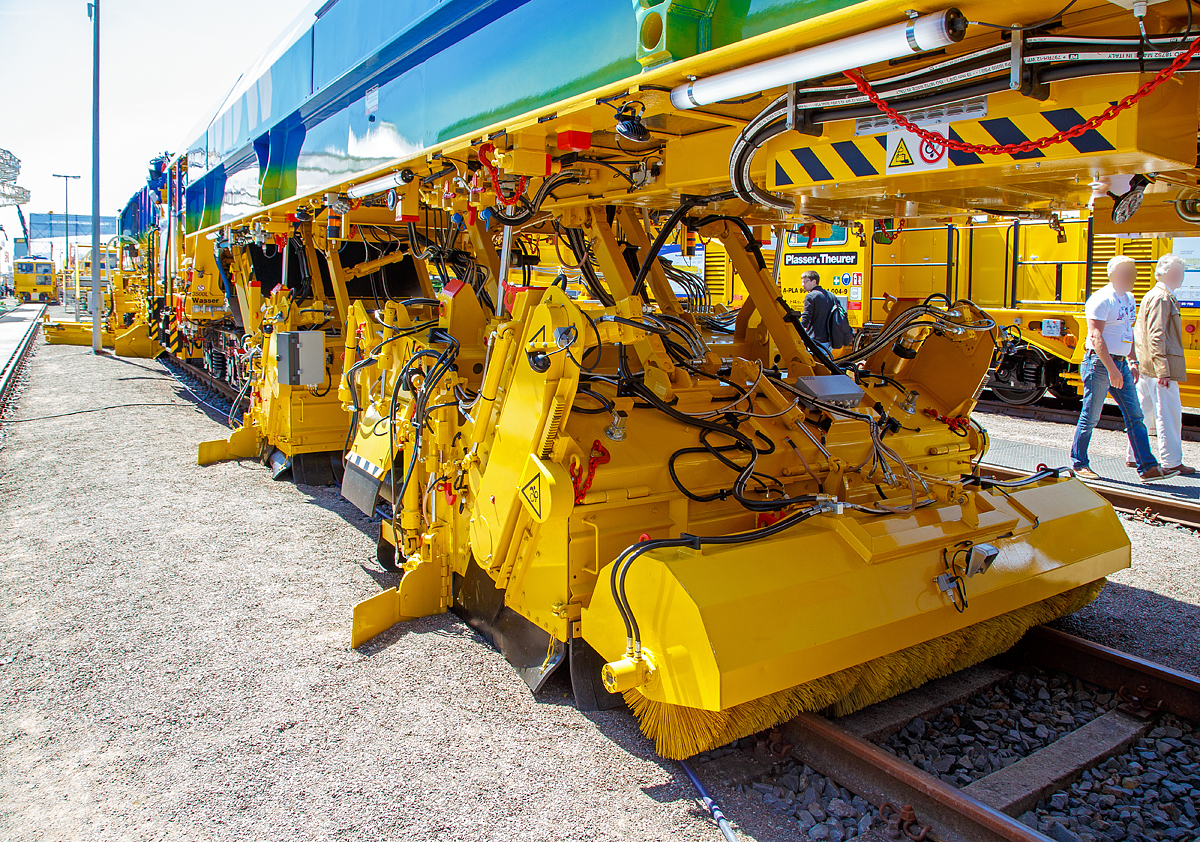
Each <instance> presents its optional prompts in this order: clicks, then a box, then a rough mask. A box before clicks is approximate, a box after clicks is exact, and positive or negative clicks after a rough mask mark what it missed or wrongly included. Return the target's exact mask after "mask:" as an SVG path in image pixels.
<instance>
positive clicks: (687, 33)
mask: <svg viewBox="0 0 1200 842" xmlns="http://www.w3.org/2000/svg"><path fill="white" fill-rule="evenodd" d="M855 2H856V0H663V2H657V3H655V2H650V0H442V2H438V0H327V2H323V3H315V4H313V6H311V7H310V8H309V9H307V10H306V11H305V12H304V13H303V14H302V15H301V16H300V18H298V19H297V21H296V22H295V23H293V24H292V26H291V27H289V29H288V30H287V31H286V32H285V34H284V35H283V36H282V37H281V38H280V40H279V41H278V42H277V44H276V46H275V47H274V48H273V49H272V50H271V51H269V52H268V53H267V55H265V56H264V57H263V58H262V59H260V60H259V61H258V62H257V63H256V64H255V66H254V67H252V68H251V69H250V70H249V71H247V73H245V74H243V76H242V78H241V79H240V80H239V83H238V85H237V86H236V87H235V88H234V90H233V92H232V93H231V94H230V96H229V97H228V98H227V99H226V101H225V102H224V103H222V105H221V106H220V107H219V109H218V110H217V113H216V115H215V116H214V117H213V118H212V120H210V121H209V122H208V123H207V124H206V125H205V126H204V127H203V128H202V133H199V134H198V136H197V137H196V139H195V140H194V141H193V142H192V143H191V144H190V145H189V147H188V149H187V150H186V152H187V155H188V173H187V179H188V186H187V188H186V207H187V210H186V220H187V230H188V232H192V231H196V230H198V229H200V228H205V227H208V226H211V225H216V224H218V223H220V222H223V221H228V220H231V219H236V218H239V217H242V216H244V215H246V214H248V213H251V212H253V211H254V210H256V209H257V208H259V207H262V206H263V205H269V204H272V203H275V202H279V201H283V200H285V199H287V198H289V197H291V196H295V195H298V194H299V195H303V194H306V193H309V192H312V191H314V190H316V189H319V188H320V187H323V186H325V185H328V184H330V183H334V182H337V181H339V180H345V179H346V178H348V177H349V176H351V175H353V174H355V173H359V172H362V171H364V170H367V169H370V168H371V167H374V166H378V165H380V164H383V163H386V162H387V161H391V160H395V159H401V158H406V157H411V156H413V155H415V154H417V153H419V152H420V151H421V150H423V149H426V148H428V147H430V146H433V145H436V144H437V143H439V142H442V141H445V140H448V139H451V138H454V137H458V136H460V135H463V134H468V133H470V132H473V131H475V130H477V129H480V128H482V127H485V126H488V125H492V124H494V123H496V122H499V121H503V120H506V119H510V118H513V117H516V116H518V115H521V114H525V113H527V112H529V111H532V110H535V109H537V108H540V107H544V106H549V105H552V104H553V103H555V102H559V101H562V100H564V99H568V98H570V97H573V96H577V95H580V94H583V93H586V92H587V91H590V90H594V89H597V88H600V87H603V86H605V85H609V84H612V83H617V82H621V81H622V80H629V81H630V82H631V83H632V82H634V81H636V78H637V77H638V75H639V74H640V73H641V72H642V71H643V70H644V69H645V68H647V67H653V66H657V65H661V64H663V63H667V62H670V61H675V60H678V59H680V58H686V57H689V56H692V55H696V54H698V53H701V52H705V51H707V50H710V49H715V48H717V47H721V46H724V45H727V44H731V43H735V42H737V41H740V40H744V39H746V38H750V37H753V36H755V35H760V34H763V33H765V32H770V31H772V30H775V29H779V28H781V27H783V26H787V25H789V24H793V23H796V22H798V21H803V20H808V19H811V18H814V17H817V16H819V15H822V14H825V13H827V12H830V11H834V10H837V9H841V8H845V7H847V6H851V5H854V3H855ZM655 16H657V19H656V18H655ZM655 38H657V40H655Z"/></svg>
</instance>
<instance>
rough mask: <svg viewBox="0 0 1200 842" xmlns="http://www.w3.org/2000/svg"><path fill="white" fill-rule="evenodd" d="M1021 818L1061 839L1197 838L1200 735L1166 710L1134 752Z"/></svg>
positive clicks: (1059, 841)
mask: <svg viewBox="0 0 1200 842" xmlns="http://www.w3.org/2000/svg"><path fill="white" fill-rule="evenodd" d="M1021 821H1023V822H1024V823H1025V824H1027V825H1029V826H1030V827H1032V828H1034V829H1035V830H1039V831H1041V832H1042V833H1044V834H1046V835H1047V836H1049V837H1050V838H1051V839H1054V840H1056V842H1118V840H1124V839H1153V840H1160V839H1165V840H1172V842H1175V840H1185V842H1192V840H1196V839H1200V734H1198V733H1197V731H1196V730H1195V728H1194V725H1193V724H1192V723H1189V722H1186V721H1184V720H1182V719H1179V718H1178V717H1175V716H1171V715H1170V714H1167V715H1164V716H1163V717H1162V719H1161V720H1160V721H1159V723H1158V725H1157V727H1155V728H1154V729H1153V730H1151V731H1150V733H1149V734H1147V735H1146V736H1145V737H1143V738H1142V739H1140V740H1138V742H1137V745H1136V746H1135V747H1134V749H1133V750H1132V751H1129V752H1127V753H1126V754H1123V755H1120V756H1118V757H1112V758H1109V760H1108V761H1107V762H1105V763H1104V764H1103V765H1101V766H1098V767H1096V768H1095V769H1089V770H1088V771H1087V772H1085V773H1084V774H1083V777H1082V779H1081V780H1079V781H1076V782H1075V783H1073V784H1071V786H1070V787H1069V788H1067V789H1066V790H1064V791H1061V792H1056V793H1054V794H1053V795H1051V796H1050V798H1049V799H1047V800H1046V801H1043V802H1041V803H1040V804H1038V805H1037V807H1035V808H1034V809H1033V810H1030V811H1029V812H1027V813H1025V814H1024V815H1022V816H1021Z"/></svg>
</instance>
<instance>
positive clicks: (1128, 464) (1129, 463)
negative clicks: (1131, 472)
mask: <svg viewBox="0 0 1200 842" xmlns="http://www.w3.org/2000/svg"><path fill="white" fill-rule="evenodd" d="M1125 467H1126V468H1136V467H1137V462H1126V463H1125Z"/></svg>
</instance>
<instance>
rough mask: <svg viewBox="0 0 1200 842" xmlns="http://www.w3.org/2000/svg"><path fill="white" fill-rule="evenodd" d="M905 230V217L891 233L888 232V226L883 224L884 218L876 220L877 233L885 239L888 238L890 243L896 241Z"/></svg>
mask: <svg viewBox="0 0 1200 842" xmlns="http://www.w3.org/2000/svg"><path fill="white" fill-rule="evenodd" d="M903 232H904V220H903V219H902V220H900V221H899V222H897V223H896V230H895V231H894V232H891V233H889V232H888V230H887V226H885V225H884V224H883V220H882V219H877V220H875V233H876V234H878V235H879V236H881V237H883V239H885V240H887V241H888V242H889V243H894V242H896V238H897V237H899V236H900V235H901V234H902V233H903ZM905 242H908V241H907V240H905Z"/></svg>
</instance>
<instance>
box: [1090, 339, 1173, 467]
mask: <svg viewBox="0 0 1200 842" xmlns="http://www.w3.org/2000/svg"><path fill="white" fill-rule="evenodd" d="M1113 362H1115V363H1116V365H1117V371H1119V372H1121V379H1122V380H1123V381H1124V383H1123V384H1122V386H1121V388H1120V389H1114V388H1113V387H1112V385H1111V384H1110V382H1109V377H1108V369H1107V368H1105V367H1104V363H1102V362H1100V358H1099V357H1098V356H1096V355H1095V354H1093V353H1092V352H1091V351H1088V352H1087V354H1086V355H1085V356H1084V358H1083V362H1082V363H1081V364H1080V366H1079V376H1080V378H1081V379H1082V380H1083V409H1082V410H1080V412H1079V423H1078V424H1076V425H1075V441H1074V442H1073V443H1072V444H1071V461H1072V462H1074V463H1075V467H1076V468H1086V467H1087V465H1088V445H1089V444H1091V441H1092V430H1094V429H1096V423H1097V422H1098V421H1099V420H1100V412H1101V410H1102V409H1103V408H1104V396H1105V395H1106V394H1109V395H1112V396H1113V400H1115V401H1116V402H1117V407H1118V408H1119V409H1120V410H1121V415H1122V417H1124V419H1125V433H1126V435H1128V436H1129V444H1130V445H1131V446H1132V447H1133V457H1134V460H1135V461H1136V462H1137V469H1138V473H1139V474H1140V473H1142V472H1144V471H1148V470H1149V469H1150V468H1153V467H1154V466H1155V465H1157V464H1158V460H1157V459H1155V458H1154V454H1153V452H1152V451H1151V450H1150V436H1149V435H1148V434H1147V433H1146V421H1145V418H1144V417H1143V416H1142V402H1141V399H1140V398H1139V397H1138V393H1137V385H1136V384H1135V383H1134V382H1133V374H1132V373H1131V372H1130V370H1129V363H1128V362H1126V361H1125V360H1113Z"/></svg>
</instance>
